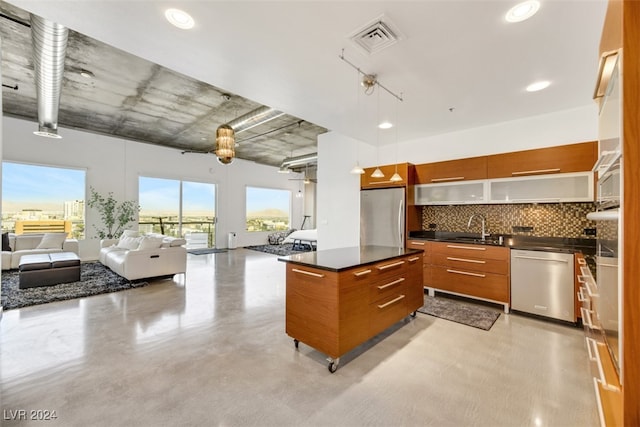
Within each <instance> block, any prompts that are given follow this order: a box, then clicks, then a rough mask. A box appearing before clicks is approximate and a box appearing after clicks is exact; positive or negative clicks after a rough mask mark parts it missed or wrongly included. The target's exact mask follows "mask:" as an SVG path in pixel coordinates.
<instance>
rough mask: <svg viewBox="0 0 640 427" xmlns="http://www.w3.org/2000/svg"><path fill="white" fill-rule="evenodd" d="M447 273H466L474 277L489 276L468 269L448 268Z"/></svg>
mask: <svg viewBox="0 0 640 427" xmlns="http://www.w3.org/2000/svg"><path fill="white" fill-rule="evenodd" d="M447 273H454V274H464V275H465V276H474V277H487V276H486V275H485V274H479V273H469V272H468V271H459V270H449V269H447Z"/></svg>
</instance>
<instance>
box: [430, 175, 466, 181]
mask: <svg viewBox="0 0 640 427" xmlns="http://www.w3.org/2000/svg"><path fill="white" fill-rule="evenodd" d="M463 179H464V176H452V177H451V178H432V179H431V182H443V181H461V180H463Z"/></svg>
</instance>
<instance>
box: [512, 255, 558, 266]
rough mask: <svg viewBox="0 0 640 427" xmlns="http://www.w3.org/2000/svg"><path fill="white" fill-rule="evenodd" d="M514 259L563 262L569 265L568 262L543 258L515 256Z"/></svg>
mask: <svg viewBox="0 0 640 427" xmlns="http://www.w3.org/2000/svg"><path fill="white" fill-rule="evenodd" d="M514 258H518V259H533V260H536V261H553V262H563V263H565V264H568V263H569V260H566V259H553V258H543V257H537V256H522V255H516V256H515V257H514Z"/></svg>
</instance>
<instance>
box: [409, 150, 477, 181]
mask: <svg viewBox="0 0 640 427" xmlns="http://www.w3.org/2000/svg"><path fill="white" fill-rule="evenodd" d="M415 175H416V184H437V183H442V182H452V181H468V180H476V179H486V178H487V157H486V156H481V157H469V158H466V159H459V160H448V161H445V162H436V163H425V164H422V165H416V166H415Z"/></svg>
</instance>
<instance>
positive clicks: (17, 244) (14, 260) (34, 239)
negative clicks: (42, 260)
mask: <svg viewBox="0 0 640 427" xmlns="http://www.w3.org/2000/svg"><path fill="white" fill-rule="evenodd" d="M8 240H9V249H10V250H3V251H2V270H11V269H16V268H18V267H19V266H20V258H22V256H23V255H33V254H50V253H54V252H73V253H75V254H76V255H79V252H78V241H77V240H76V239H67V238H66V233H38V234H12V233H9V234H8ZM3 246H4V245H3ZM3 249H5V248H3Z"/></svg>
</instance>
